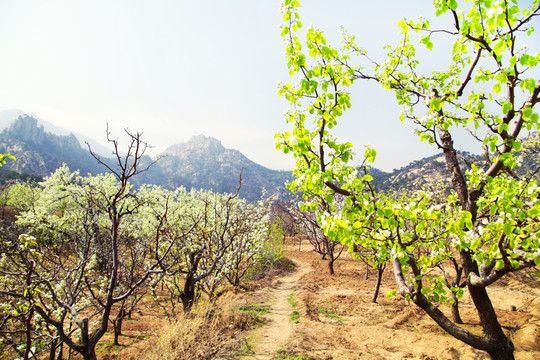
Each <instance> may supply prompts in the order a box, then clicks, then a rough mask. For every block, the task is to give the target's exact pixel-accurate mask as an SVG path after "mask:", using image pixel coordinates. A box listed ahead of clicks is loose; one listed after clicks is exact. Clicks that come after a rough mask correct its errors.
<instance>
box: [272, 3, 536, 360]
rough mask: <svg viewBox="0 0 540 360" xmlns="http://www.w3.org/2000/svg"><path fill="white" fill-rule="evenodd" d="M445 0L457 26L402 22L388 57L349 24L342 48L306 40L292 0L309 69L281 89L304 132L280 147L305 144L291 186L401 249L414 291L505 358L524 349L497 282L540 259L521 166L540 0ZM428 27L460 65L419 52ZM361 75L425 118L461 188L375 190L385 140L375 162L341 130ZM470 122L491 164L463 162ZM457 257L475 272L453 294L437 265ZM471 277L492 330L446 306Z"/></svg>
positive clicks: (388, 247) (327, 218)
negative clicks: (460, 319)
mask: <svg viewBox="0 0 540 360" xmlns="http://www.w3.org/2000/svg"><path fill="white" fill-rule="evenodd" d="M433 4H434V8H435V12H436V15H437V16H449V17H450V19H451V21H452V23H453V26H452V27H451V28H449V29H432V28H431V26H430V23H429V21H427V20H426V19H420V20H419V21H416V22H414V21H406V20H404V21H402V22H400V23H399V28H400V30H401V41H400V43H399V44H398V45H396V46H388V47H387V50H388V55H387V57H386V59H385V60H384V61H382V62H376V61H374V60H373V59H369V58H368V57H367V53H366V51H364V50H363V49H361V48H360V47H359V46H358V45H357V44H356V40H355V38H354V37H352V36H349V35H348V34H346V33H345V35H344V41H343V47H342V48H341V49H336V48H334V47H332V46H331V45H330V44H328V43H327V41H326V39H325V37H324V34H323V32H322V31H320V30H317V29H315V28H309V29H307V31H306V38H305V48H304V47H303V44H302V42H301V41H300V38H299V36H298V29H299V28H301V27H302V24H301V22H300V16H299V13H298V7H299V1H297V0H285V1H284V2H283V6H282V11H283V18H284V22H285V24H284V25H283V27H282V35H283V36H284V37H285V39H286V44H287V46H286V55H287V62H288V66H289V70H290V74H291V76H294V75H296V74H298V75H299V81H298V82H297V83H296V84H294V85H292V84H290V83H287V84H284V85H281V86H280V90H279V93H280V95H282V96H284V97H285V98H286V99H287V100H289V101H290V103H291V107H292V110H290V111H289V112H288V113H287V114H286V121H287V123H289V124H291V127H292V131H285V132H283V133H280V134H277V135H276V138H277V147H278V149H281V150H283V151H284V152H285V153H289V152H291V153H293V155H294V157H295V160H296V166H295V170H294V171H295V175H296V179H295V181H293V182H292V183H291V185H290V188H291V189H292V190H293V191H299V192H301V193H303V195H304V196H305V197H306V198H311V199H315V200H316V201H311V202H310V203H309V204H308V205H305V208H307V209H311V210H314V211H315V212H316V213H317V216H318V220H319V221H320V223H321V224H322V226H323V228H324V230H325V233H326V234H327V236H329V237H330V238H331V239H336V240H337V239H339V240H340V241H342V242H343V243H345V244H347V245H357V246H361V247H364V248H370V249H375V250H376V251H377V252H378V253H381V254H388V257H389V258H390V259H391V262H392V265H393V270H394V275H395V279H396V283H397V288H398V290H397V291H398V292H399V293H400V294H401V295H403V296H404V297H406V298H408V299H411V300H412V301H413V302H414V303H415V304H416V305H418V306H419V307H421V308H422V309H423V310H424V311H425V312H426V313H427V314H428V315H429V316H430V317H431V318H432V319H433V320H435V321H436V322H437V324H438V325H439V326H441V328H443V329H444V330H445V331H447V332H448V333H449V334H451V335H452V336H454V337H456V338H457V339H459V340H461V341H464V342H465V343H467V344H469V345H470V346H472V347H474V348H476V349H480V350H484V351H486V352H487V353H489V355H490V356H491V357H492V358H493V359H513V358H514V356H513V352H514V345H513V343H512V341H511V340H510V339H509V338H508V337H507V335H506V334H505V333H504V331H503V329H502V327H501V325H500V323H499V321H498V318H497V314H496V312H495V309H494V308H493V305H492V302H491V299H490V297H489V295H488V293H487V291H486V287H487V286H489V285H491V284H493V283H494V282H495V281H497V280H498V279H500V278H502V277H503V276H505V275H507V274H509V273H512V272H514V271H519V270H524V269H532V268H534V267H538V266H539V265H540V249H539V238H538V235H537V234H538V233H539V232H538V230H539V227H540V223H539V221H538V215H539V214H540V202H539V201H538V195H539V192H538V189H539V184H538V179H537V178H536V177H535V176H533V175H531V174H530V175H528V176H522V177H520V176H518V175H516V173H515V171H513V170H514V169H515V168H516V166H518V165H519V163H520V157H519V156H518V155H517V154H518V152H522V151H524V150H526V149H525V146H526V145H527V144H528V143H529V142H530V141H529V140H528V139H530V138H531V135H530V134H528V133H527V132H528V131H532V132H535V131H538V119H539V116H538V113H537V110H536V106H537V104H538V102H540V80H539V79H538V78H537V74H538V67H539V66H538V62H539V60H540V53H539V52H535V51H537V49H536V50H534V49H529V48H527V47H526V46H525V44H524V41H525V39H527V37H528V36H529V35H530V34H531V33H532V32H533V30H534V29H533V28H532V27H531V20H532V19H533V18H534V17H536V16H538V15H539V13H540V5H539V1H538V0H535V1H533V2H532V4H530V6H529V7H527V8H520V7H519V6H518V4H517V2H515V1H514V2H512V1H473V3H472V4H471V5H470V6H469V7H468V8H462V6H466V5H467V4H458V2H457V1H455V0H448V1H447V0H438V1H434V3H433ZM415 34H418V35H419V42H420V46H425V47H427V49H428V50H433V49H435V45H436V44H437V43H438V42H439V38H440V37H447V38H449V39H450V41H451V46H450V49H449V50H448V51H449V55H450V57H451V63H450V65H449V66H448V68H446V69H445V68H437V69H435V70H433V71H431V70H427V69H428V68H429V66H428V65H429V64H428V62H429V61H430V60H429V59H417V58H416V54H417V50H418V49H417V45H415V44H414V43H413V40H412V36H413V35H415ZM440 43H441V44H442V43H444V41H443V39H441V40H440ZM422 44H423V45H422ZM304 49H305V50H304ZM437 51H444V50H440V49H437ZM353 56H354V57H355V59H359V61H358V63H360V64H362V62H363V60H365V59H367V61H369V64H375V65H374V69H373V72H368V71H367V70H365V68H363V67H362V66H361V65H351V62H352V59H353ZM425 71H429V72H428V73H427V74H425V73H424V72H425ZM360 79H366V80H373V81H376V82H378V83H380V84H381V85H382V86H383V87H384V88H386V89H389V90H390V91H393V92H394V93H395V95H396V99H397V101H398V103H399V104H400V105H402V106H403V111H402V113H401V116H400V118H401V120H402V121H405V120H408V121H412V122H413V123H414V124H416V127H417V133H418V135H419V137H420V140H421V141H428V142H429V143H430V144H432V145H433V146H437V147H438V148H439V149H440V150H442V152H443V153H444V157H445V162H446V165H447V169H448V182H449V183H450V184H451V186H452V190H451V191H450V193H449V194H446V195H444V196H441V194H439V193H436V192H433V191H430V190H429V189H423V190H419V191H415V192H413V193H411V194H408V195H407V196H403V195H399V194H384V193H379V192H377V191H375V189H374V187H373V186H372V184H371V180H372V177H371V176H370V175H369V163H371V162H373V161H374V159H375V156H376V152H375V150H374V149H371V148H366V151H365V153H364V158H365V159H364V161H363V163H362V164H361V166H359V167H357V166H353V165H351V164H352V161H351V160H352V158H353V155H354V154H353V151H352V144H350V143H340V142H339V141H338V140H337V139H335V138H334V137H333V136H332V129H333V128H334V127H336V126H337V125H338V118H339V117H340V116H341V115H342V114H343V112H344V111H346V110H347V109H348V108H349V107H350V106H351V95H350V93H349V92H348V88H349V87H350V86H351V85H352V84H353V83H354V82H355V81H358V80H360ZM396 117H397V116H396ZM460 127H461V128H466V129H469V130H470V132H471V134H472V136H473V137H474V138H475V139H477V140H478V141H480V142H481V143H482V144H483V146H484V148H485V154H484V155H485V156H484V157H485V160H484V162H483V163H482V164H480V165H478V164H477V165H473V166H472V169H471V170H470V171H468V172H465V171H463V170H462V168H461V167H460V164H459V162H458V159H457V155H456V150H455V145H454V142H455V141H456V140H458V139H456V138H454V137H453V136H452V135H453V133H454V132H455V131H454V130H455V129H456V128H460ZM336 193H337V194H340V195H342V196H344V197H345V206H343V207H342V208H339V207H338V206H337V205H336V204H335V202H334V195H335V194H336ZM380 258H382V259H384V258H386V256H381V257H380ZM454 261H455V263H456V264H458V266H459V267H460V268H461V269H462V276H463V283H462V284H450V287H451V291H450V295H449V292H448V291H447V286H448V284H447V285H446V286H445V277H444V275H443V274H444V272H443V273H440V274H435V275H434V273H433V272H430V270H431V269H433V268H435V267H440V266H441V265H444V264H447V263H452V262H454ZM537 275H538V276H540V272H538V271H537ZM457 285H462V286H464V287H465V288H466V289H467V291H468V292H469V294H470V296H471V298H472V300H473V303H474V306H475V308H476V310H477V313H478V316H479V318H480V321H481V326H482V331H483V332H482V334H481V335H478V334H476V333H473V332H471V331H468V330H467V329H465V328H463V327H460V326H459V325H458V324H456V323H454V322H452V321H451V320H450V319H448V318H447V317H446V316H445V314H444V313H443V312H442V311H441V310H440V309H439V307H438V306H437V305H438V304H439V303H449V304H450V303H452V302H454V301H455V299H454V297H453V295H452V294H454V295H456V296H455V298H459V297H460V296H461V294H462V292H463V291H462V288H461V286H457Z"/></svg>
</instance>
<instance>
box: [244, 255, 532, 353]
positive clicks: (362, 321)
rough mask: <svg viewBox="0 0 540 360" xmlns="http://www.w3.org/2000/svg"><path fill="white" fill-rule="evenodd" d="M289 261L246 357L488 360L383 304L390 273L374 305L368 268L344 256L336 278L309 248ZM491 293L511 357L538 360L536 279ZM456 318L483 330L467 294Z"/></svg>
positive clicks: (407, 311)
mask: <svg viewBox="0 0 540 360" xmlns="http://www.w3.org/2000/svg"><path fill="white" fill-rule="evenodd" d="M288 257H289V258H290V259H292V260H293V261H294V262H295V263H296V264H297V271H296V272H295V274H293V275H290V276H288V277H286V278H282V279H281V283H276V285H275V289H274V290H273V291H272V292H271V294H272V297H271V300H270V301H267V302H266V303H269V304H270V305H271V306H272V308H271V309H272V310H271V312H270V314H269V315H268V320H269V321H268V323H267V324H266V325H265V326H263V327H262V328H261V329H259V330H257V332H256V333H255V335H254V337H253V338H252V341H253V342H255V344H256V345H255V349H256V352H255V354H254V355H253V356H252V357H245V359H248V358H251V359H271V358H272V354H273V355H274V357H276V356H277V355H276V354H281V356H282V357H284V358H286V356H287V355H288V356H293V355H294V356H300V355H301V356H304V357H306V358H309V359H325V360H326V359H345V360H347V359H396V360H397V359H424V360H426V359H433V360H435V359H437V360H438V359H441V360H442V359H451V360H454V359H462V360H465V359H488V358H489V357H488V356H487V355H486V354H485V353H484V352H481V351H477V350H474V349H472V348H471V347H469V346H468V345H466V344H464V343H462V342H460V341H458V340H456V339H454V338H453V337H451V336H449V335H447V334H446V333H445V332H444V331H443V330H441V329H440V328H439V327H438V326H437V324H435V322H434V321H433V320H431V319H430V318H429V317H428V316H427V315H425V314H424V313H423V312H422V311H421V310H420V309H418V308H417V307H416V306H415V305H414V304H409V303H408V302H407V301H406V300H404V299H400V298H399V297H395V298H392V299H390V300H387V299H386V298H385V297H384V294H385V293H386V291H388V290H390V289H392V287H393V286H394V282H393V277H392V273H391V270H390V269H387V271H386V274H385V277H384V280H383V285H382V289H381V295H379V299H378V303H377V304H374V303H372V302H371V298H372V296H373V289H374V285H375V280H376V274H375V272H374V271H373V270H372V271H371V274H370V275H369V277H368V279H367V280H366V274H365V266H363V264H361V263H359V262H358V261H355V260H353V259H351V257H350V256H349V255H348V254H344V255H343V256H342V258H341V259H340V260H339V261H338V262H337V263H336V267H335V268H336V274H335V275H334V276H330V275H328V269H327V263H326V261H324V260H321V259H320V258H319V257H318V255H316V254H314V253H313V252H312V251H311V249H310V248H309V247H308V245H307V244H304V245H302V246H301V247H300V250H299V249H298V246H291V247H290V248H289V252H288ZM489 292H490V295H491V296H492V301H493V303H494V306H495V308H496V310H497V312H498V314H499V320H500V322H501V324H502V325H503V327H504V329H505V330H506V332H507V333H508V334H509V335H510V337H511V338H512V340H513V341H514V344H515V346H516V352H515V357H516V359H523V360H533V359H540V281H538V279H535V278H533V277H529V276H524V277H522V278H520V279H519V280H518V279H515V278H514V279H510V280H508V281H506V282H504V283H502V282H501V283H499V284H497V286H492V287H491V288H490V290H489ZM291 293H292V294H294V297H295V299H296V302H297V306H296V307H295V309H297V310H298V311H299V313H300V317H299V318H298V320H297V321H298V323H294V322H292V321H291V320H290V314H291V313H292V311H293V307H292V306H291V305H290V304H288V303H287V298H288V297H289V296H290V294H291ZM266 296H268V295H264V297H266ZM263 299H264V298H263ZM263 299H261V300H263ZM262 303H265V301H262ZM446 310H448V309H444V311H446ZM461 314H462V317H463V320H464V322H465V325H464V326H465V327H466V328H468V329H470V330H472V331H475V332H480V331H481V329H480V327H479V326H478V325H479V321H478V319H477V317H476V316H475V312H474V308H473V306H472V303H471V300H470V299H469V298H467V297H466V296H465V297H464V298H463V299H462V300H461ZM285 338H286V340H285Z"/></svg>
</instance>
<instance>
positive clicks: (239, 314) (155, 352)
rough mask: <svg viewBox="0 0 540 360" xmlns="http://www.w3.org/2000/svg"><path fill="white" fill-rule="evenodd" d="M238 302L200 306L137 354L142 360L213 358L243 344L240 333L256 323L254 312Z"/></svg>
mask: <svg viewBox="0 0 540 360" xmlns="http://www.w3.org/2000/svg"><path fill="white" fill-rule="evenodd" d="M240 307H241V306H240V304H239V303H229V305H226V306H212V305H208V304H206V305H200V306H197V307H196V308H194V309H193V310H192V312H191V313H190V314H189V315H186V316H182V317H181V318H180V319H179V320H178V321H177V322H176V323H175V324H173V325H171V327H170V328H169V329H168V330H166V331H165V332H164V333H163V335H162V336H161V337H160V338H159V339H158V340H157V341H156V343H155V344H152V345H151V346H150V347H149V348H148V350H147V351H146V352H145V353H144V354H142V356H140V357H139V358H140V359H146V360H158V359H160V360H173V359H213V358H215V357H216V356H218V355H221V356H226V354H227V353H231V352H236V351H238V350H239V349H241V347H242V346H243V335H242V334H243V332H245V331H246V330H249V329H251V328H253V327H254V326H255V324H256V323H257V319H256V314H254V313H251V312H244V311H241V310H240Z"/></svg>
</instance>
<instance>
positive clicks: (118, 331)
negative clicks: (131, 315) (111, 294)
mask: <svg viewBox="0 0 540 360" xmlns="http://www.w3.org/2000/svg"><path fill="white" fill-rule="evenodd" d="M125 316H126V312H125V310H124V308H123V307H122V308H121V309H120V311H119V312H118V315H116V319H114V320H113V322H112V323H113V328H114V345H120V344H119V342H118V338H119V337H120V335H122V323H123V322H124V317H125Z"/></svg>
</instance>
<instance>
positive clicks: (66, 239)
mask: <svg viewBox="0 0 540 360" xmlns="http://www.w3.org/2000/svg"><path fill="white" fill-rule="evenodd" d="M126 132H127V131H126ZM127 135H128V138H129V144H128V147H127V152H126V155H125V156H122V155H120V151H119V149H118V141H117V140H111V139H109V141H111V143H112V144H113V146H114V148H115V154H116V161H117V162H116V166H115V165H107V164H105V163H103V162H102V161H101V159H100V158H99V157H97V156H96V158H97V159H98V161H99V162H100V163H101V164H102V165H104V166H105V167H106V168H107V169H108V170H109V171H110V173H109V174H104V175H98V176H89V177H81V176H80V175H79V174H78V173H72V172H70V171H69V169H68V168H67V167H65V166H64V167H62V168H59V169H58V170H57V171H56V172H55V173H54V174H52V175H51V176H50V177H49V178H47V180H46V181H45V182H44V183H42V184H41V185H42V187H43V190H42V191H41V193H40V194H39V197H38V199H37V201H36V203H35V204H34V206H33V208H31V209H29V210H28V211H27V212H25V213H24V214H22V215H21V216H20V218H19V223H20V224H21V225H23V226H26V227H27V228H26V229H27V230H26V231H27V232H28V233H30V234H29V235H26V234H24V235H22V236H21V237H20V242H21V244H22V246H18V244H17V246H16V247H13V246H11V247H9V249H10V254H11V256H10V259H11V260H10V263H9V264H15V265H17V267H16V268H15V269H16V271H13V272H11V273H10V274H9V275H10V277H14V279H13V281H17V280H16V278H17V277H19V278H20V277H21V276H22V277H24V278H26V279H27V280H26V281H25V282H24V281H23V282H22V283H23V284H25V286H24V288H23V289H21V291H16V292H9V291H7V289H8V288H7V287H4V285H6V286H9V282H5V281H4V282H3V283H2V285H3V286H2V289H1V290H2V295H6V296H9V297H11V298H16V299H23V300H24V301H26V302H27V303H28V304H29V309H30V312H29V313H28V314H29V315H28V319H29V322H30V323H31V325H32V326H34V327H35V326H37V325H36V324H39V323H45V324H46V327H47V328H48V329H51V328H52V329H54V333H53V335H52V338H53V339H52V341H51V344H50V348H51V350H50V353H51V355H50V357H51V358H54V357H55V353H56V352H57V351H58V352H59V353H62V347H63V345H66V346H68V347H69V349H71V350H72V351H76V352H78V353H80V354H81V355H82V357H83V358H84V359H96V353H95V346H96V344H97V343H98V342H99V341H100V339H101V338H102V337H103V335H104V334H105V332H106V331H107V329H108V326H109V322H110V321H111V320H112V319H111V317H112V315H113V313H114V312H115V311H120V312H122V310H123V308H124V305H125V301H126V300H127V299H130V298H131V297H134V296H135V297H137V296H138V291H140V289H141V288H142V287H143V285H144V284H146V283H147V282H148V280H149V279H150V278H151V276H152V275H154V274H158V273H160V272H162V271H163V270H162V269H161V268H160V263H161V261H162V259H163V258H164V257H166V256H167V255H168V250H167V249H170V244H169V246H167V241H163V243H162V244H161V245H162V246H163V248H165V251H163V252H160V250H161V249H162V248H159V247H158V246H157V245H156V244H157V243H161V239H160V238H159V237H152V238H149V239H148V238H134V237H133V235H132V233H131V231H130V230H128V229H126V227H125V225H126V224H127V223H128V222H127V219H129V218H130V217H135V216H136V215H137V214H138V210H139V208H140V207H141V205H142V203H141V200H140V199H139V198H138V197H137V196H136V194H135V193H134V192H133V190H132V189H131V186H130V184H129V180H130V179H131V178H132V177H134V176H136V175H138V174H139V173H141V172H143V171H146V170H147V167H141V166H139V165H140V160H141V158H142V156H143V155H144V153H145V150H146V144H145V143H144V142H143V141H142V139H141V138H140V134H138V133H137V134H131V133H129V132H127ZM138 221H139V222H141V221H143V219H140V218H139V219H138ZM153 242H155V243H154V244H153ZM4 245H6V246H10V244H4ZM141 247H142V248H143V249H150V250H154V249H156V251H154V252H152V253H151V254H149V252H148V251H146V250H144V251H143V252H141ZM15 260H16V261H15ZM19 282H21V281H20V280H19ZM118 321H120V323H121V317H120V318H118V317H117V318H116V320H115V330H116V331H115V332H117V331H118V330H119V327H118V325H120V323H119V322H118ZM28 328H29V326H27V329H28ZM27 337H28V336H27ZM116 341H117V339H116ZM27 343H28V344H29V341H27ZM26 348H28V346H26Z"/></svg>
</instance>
